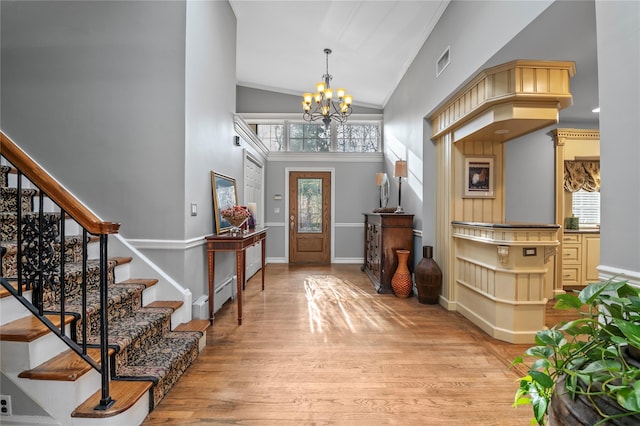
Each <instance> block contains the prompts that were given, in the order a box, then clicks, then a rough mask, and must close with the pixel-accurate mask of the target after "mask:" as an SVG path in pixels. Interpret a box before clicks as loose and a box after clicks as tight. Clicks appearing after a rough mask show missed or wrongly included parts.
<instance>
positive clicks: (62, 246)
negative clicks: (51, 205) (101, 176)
mask: <svg viewBox="0 0 640 426" xmlns="http://www.w3.org/2000/svg"><path fill="white" fill-rule="evenodd" d="M41 199H42V197H41ZM64 218H65V211H64V210H63V209H62V208H60V272H59V273H58V281H59V282H60V325H61V327H60V332H61V334H62V335H63V336H64V335H65V330H66V327H65V325H64V311H65V300H66V295H65V279H64V258H65V254H66V247H65V235H64V234H65V230H64ZM51 276H52V278H53V279H55V275H54V274H52V275H51ZM53 284H54V283H51V285H53ZM74 324H75V323H74Z"/></svg>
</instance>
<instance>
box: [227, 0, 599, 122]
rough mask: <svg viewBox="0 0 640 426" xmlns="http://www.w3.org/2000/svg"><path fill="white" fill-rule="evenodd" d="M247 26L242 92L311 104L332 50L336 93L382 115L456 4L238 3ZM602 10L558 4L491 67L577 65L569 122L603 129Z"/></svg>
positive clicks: (234, 3) (242, 40)
mask: <svg viewBox="0 0 640 426" xmlns="http://www.w3.org/2000/svg"><path fill="white" fill-rule="evenodd" d="M230 4H231V7H232V8H233V11H234V13H235V15H236V18H237V51H236V55H237V59H236V73H237V83H238V84H239V85H241V86H247V87H253V88H258V89H265V90H272V91H276V92H281V93H287V94H293V95H301V94H302V93H304V92H311V91H314V87H315V83H317V82H318V81H320V80H321V79H322V75H323V74H324V73H325V67H326V65H325V55H324V53H323V50H324V48H330V49H332V50H333V53H332V54H331V55H330V56H329V72H330V74H332V75H333V80H332V86H333V87H334V88H337V87H344V88H346V89H347V91H348V92H349V93H350V94H352V95H353V97H354V103H355V104H357V105H361V106H369V107H374V108H382V107H383V106H384V105H385V103H386V101H387V100H388V99H389V97H390V96H391V94H392V93H393V91H394V89H395V88H396V86H397V84H398V83H399V81H400V80H401V78H402V76H403V75H404V73H405V72H406V70H407V68H408V67H409V65H410V64H411V62H412V61H413V59H414V58H415V56H416V55H417V53H418V51H419V50H420V48H421V47H422V45H423V44H424V42H425V40H426V39H427V37H428V36H429V34H430V32H431V31H432V30H433V28H434V27H435V25H436V23H437V22H438V20H439V19H440V17H441V16H442V14H443V13H444V11H445V9H446V8H447V6H448V4H449V0H417V1H409V0H398V1H387V0H364V1H351V0H341V1H335V0H334V1H316V0H295V1H293V0H288V1H274V0H230ZM595 27H596V25H595V5H594V1H593V0H588V1H586V0H585V1H579V2H565V1H556V2H554V3H552V4H551V5H550V6H549V8H548V9H547V10H546V11H545V12H544V13H543V14H541V15H540V16H539V17H538V18H536V19H535V20H534V21H533V22H532V23H531V24H530V25H529V26H528V27H527V28H525V30H523V31H522V32H521V33H520V34H518V35H517V36H516V37H515V38H514V39H513V40H512V41H511V42H510V43H508V44H507V45H506V46H505V47H504V48H503V49H501V50H500V51H499V52H497V53H496V55H494V56H493V57H492V58H491V59H490V60H489V61H487V63H486V64H485V68H486V67H488V66H493V65H497V64H500V63H504V62H508V61H511V60H514V59H541V60H568V61H574V62H575V64H576V76H575V77H573V78H572V80H571V92H572V94H573V101H574V102H573V105H572V106H571V107H569V108H566V109H564V110H562V111H560V118H561V120H563V121H575V122H593V121H594V120H595V122H596V125H597V115H596V116H594V114H593V113H592V112H591V110H592V109H593V108H594V107H596V106H597V105H598V73H597V54H596V31H595Z"/></svg>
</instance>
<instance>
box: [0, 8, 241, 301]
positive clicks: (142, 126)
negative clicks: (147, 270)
mask: <svg viewBox="0 0 640 426" xmlns="http://www.w3.org/2000/svg"><path fill="white" fill-rule="evenodd" d="M1 7H2V17H1V19H2V29H1V31H2V33H1V34H2V82H1V84H2V86H1V89H2V129H3V131H4V132H6V133H7V134H8V135H9V137H11V138H13V139H14V140H15V141H16V143H18V144H19V145H20V146H21V147H22V148H23V149H25V151H27V153H28V154H30V155H31V156H32V157H34V158H35V159H36V161H38V162H39V163H40V164H42V165H43V166H44V167H45V168H46V169H47V170H48V171H50V172H51V173H52V174H53V175H54V176H55V177H56V178H57V179H58V180H60V181H61V182H62V183H63V185H65V186H66V187H67V188H69V189H70V190H71V192H73V193H74V194H75V195H76V196H78V198H79V199H80V200H82V201H83V202H84V203H85V204H86V205H87V206H89V208H91V209H92V210H93V211H95V212H96V213H97V214H98V215H99V216H100V217H102V218H103V219H105V220H110V221H116V222H120V223H121V224H122V225H121V234H122V235H123V236H124V237H125V238H127V239H130V240H133V241H134V245H136V243H135V242H136V241H138V242H139V241H143V242H145V244H143V245H142V247H145V246H146V247H148V246H153V249H144V248H143V251H144V252H145V254H147V255H148V256H149V257H150V258H151V259H152V260H153V261H154V262H156V263H157V264H158V265H159V266H160V267H161V268H163V269H164V270H165V271H166V272H167V273H168V274H169V275H171V276H172V277H173V278H174V279H176V280H177V281H178V282H179V283H180V284H182V285H184V286H185V287H187V288H190V289H191V290H192V292H193V295H194V298H196V297H198V296H199V295H200V294H202V293H203V292H204V289H205V284H206V280H207V276H206V267H205V262H204V259H205V253H204V247H203V246H202V245H197V244H193V241H194V240H197V239H199V238H202V237H203V236H204V235H207V234H210V233H212V232H213V213H212V198H211V180H210V176H209V172H210V170H216V171H219V172H222V173H225V174H228V175H230V176H234V177H236V178H237V179H238V186H239V187H240V188H241V185H242V184H243V182H242V176H243V173H242V149H241V148H238V147H236V146H235V145H233V136H234V134H235V133H234V130H233V114H234V112H235V32H236V20H235V16H234V14H233V11H232V10H231V7H230V6H229V4H228V3H227V2H186V1H184V0H179V1H145V2H111V1H102V2H101V1H96V2H64V1H56V2H50V1H44V2H2V4H1ZM239 192H240V194H242V191H239ZM192 202H194V203H196V204H197V205H198V215H197V216H191V215H190V204H191V203H192ZM167 242H169V243H167ZM176 247H178V248H176ZM227 257H228V256H219V262H220V263H221V268H219V270H220V276H221V277H222V278H225V279H226V278H227V276H230V275H231V274H232V270H233V267H232V266H231V265H230V264H231V261H230V260H227ZM217 260H218V259H217ZM227 264H229V265H228V266H227ZM222 278H221V279H222Z"/></svg>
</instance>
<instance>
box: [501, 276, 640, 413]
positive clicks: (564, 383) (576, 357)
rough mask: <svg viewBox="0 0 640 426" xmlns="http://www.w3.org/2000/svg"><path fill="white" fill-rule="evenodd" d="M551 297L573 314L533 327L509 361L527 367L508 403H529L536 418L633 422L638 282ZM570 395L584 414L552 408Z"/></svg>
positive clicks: (639, 375)
mask: <svg viewBox="0 0 640 426" xmlns="http://www.w3.org/2000/svg"><path fill="white" fill-rule="evenodd" d="M556 299H557V302H556V304H555V306H554V308H555V309H576V310H577V314H578V315H577V319H575V320H572V321H568V322H562V323H559V324H557V325H555V326H554V327H552V328H550V329H545V330H541V331H539V332H538V333H537V334H536V346H533V347H531V348H529V349H528V350H527V351H526V352H525V353H524V356H521V357H517V358H516V359H515V360H514V361H513V364H514V365H517V364H523V365H525V366H527V367H528V368H529V371H528V374H527V375H525V376H524V377H522V378H521V379H520V380H519V387H518V389H517V391H516V395H515V402H514V406H516V407H517V406H519V405H524V404H531V405H532V407H533V413H534V418H535V422H537V423H538V424H540V425H543V424H545V423H546V422H547V421H549V423H552V424H563V422H565V423H566V424H604V423H607V424H640V360H639V358H638V352H639V351H638V348H640V289H638V288H637V287H634V286H632V285H630V284H629V283H628V282H627V281H617V282H614V281H613V280H610V281H605V282H600V283H593V284H589V285H588V286H587V287H585V288H584V289H583V290H582V291H580V292H579V293H577V294H575V293H574V294H562V295H558V296H556ZM578 400H579V401H581V404H582V405H581V406H580V407H582V408H576V409H575V410H576V411H580V410H583V411H589V412H590V413H589V414H585V415H584V417H582V416H583V414H582V413H579V414H578V415H576V416H575V417H572V416H573V415H574V414H575V413H574V412H573V409H569V410H566V407H565V408H563V409H564V411H562V410H563V409H559V408H557V407H558V406H559V405H561V404H565V405H567V404H568V405H569V406H570V405H571V404H574V403H575V404H576V407H578V406H579V405H578V404H577V401H578ZM585 407H586V409H585ZM568 411H572V413H568ZM558 413H561V414H558ZM563 418H565V419H563ZM566 418H572V420H567V419H566ZM580 418H584V419H587V420H580ZM533 422H534V421H533V420H532V423H533Z"/></svg>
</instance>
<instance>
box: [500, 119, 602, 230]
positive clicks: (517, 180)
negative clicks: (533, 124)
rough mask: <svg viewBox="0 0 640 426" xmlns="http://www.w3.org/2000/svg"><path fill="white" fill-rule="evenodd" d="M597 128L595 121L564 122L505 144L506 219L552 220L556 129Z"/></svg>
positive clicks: (554, 218)
mask: <svg viewBox="0 0 640 426" xmlns="http://www.w3.org/2000/svg"><path fill="white" fill-rule="evenodd" d="M561 127H566V128H575V129H597V128H598V123H597V122H595V123H594V122H591V123H585V122H568V121H563V122H560V123H559V124H557V125H553V126H550V127H546V128H544V129H541V130H538V131H536V132H533V133H529V134H528V135H525V136H522V137H520V138H517V139H513V140H510V141H509V142H507V143H506V146H505V158H506V160H505V164H506V166H505V220H506V221H508V222H533V223H555V220H556V217H555V202H556V201H555V173H556V171H555V141H554V139H553V135H552V133H551V131H552V130H553V129H556V128H561Z"/></svg>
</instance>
